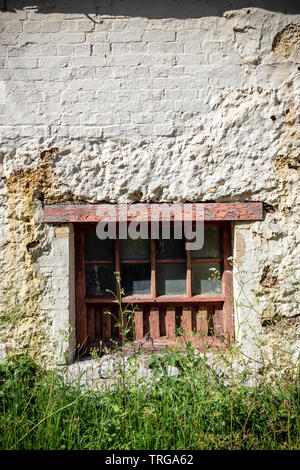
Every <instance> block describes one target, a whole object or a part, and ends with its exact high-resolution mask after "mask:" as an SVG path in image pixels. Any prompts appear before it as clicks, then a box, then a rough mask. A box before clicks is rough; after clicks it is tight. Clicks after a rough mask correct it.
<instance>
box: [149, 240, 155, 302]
mask: <svg viewBox="0 0 300 470" xmlns="http://www.w3.org/2000/svg"><path fill="white" fill-rule="evenodd" d="M150 246H151V297H152V298H155V297H156V262H155V240H154V239H151V241H150Z"/></svg>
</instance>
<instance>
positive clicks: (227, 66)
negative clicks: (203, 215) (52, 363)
mask: <svg viewBox="0 0 300 470" xmlns="http://www.w3.org/2000/svg"><path fill="white" fill-rule="evenodd" d="M0 7H1V5H0ZM299 38H300V11H298V9H297V7H296V6H295V3H294V2H292V1H291V2H288V1H285V2H283V1H282V2H280V1H277V2H268V1H263V0H261V1H252V0H251V1H250V0H249V1H248V2H244V1H242V0H240V1H239V0H233V1H231V2H229V1H226V0H215V1H212V2H206V1H204V0H198V1H196V0H182V1H181V2H177V1H175V0H167V1H158V0H155V1H152V2H148V1H146V0H139V1H133V0H132V1H131V0H123V1H121V0H114V1H107V0H105V1H102V2H100V1H98V0H94V1H90V0H88V1H86V2H84V5H82V2H79V1H77V0H75V1H61V2H60V1H57V2H56V3H53V2H52V3H51V2H49V1H47V0H46V1H39V2H34V3H33V2H30V1H10V0H8V1H7V2H2V11H1V12H0V64H1V69H0V109H1V112H0V119H1V121H0V133H1V149H0V151H1V153H0V163H1V177H2V179H1V186H0V200H1V208H0V242H1V259H0V284H1V292H2V298H1V301H2V320H1V335H2V341H3V344H4V349H6V351H9V350H11V348H12V347H14V345H17V346H22V347H23V346H24V345H28V344H29V343H30V346H31V348H33V349H34V350H35V351H36V354H37V355H40V357H43V358H47V357H49V356H50V351H51V350H53V349H55V350H56V351H57V350H58V346H57V344H58V343H60V344H61V348H62V352H63V353H64V352H65V351H66V350H67V349H68V346H69V344H70V341H69V327H68V325H70V326H71V330H72V331H73V332H72V331H71V332H70V337H71V338H72V337H73V338H74V265H73V263H74V245H73V242H74V241H73V232H72V226H67V227H63V226H62V227H57V228H54V226H51V225H45V224H44V223H43V220H42V208H43V204H44V203H45V202H47V203H51V202H57V201H60V202H61V201H66V202H67V201H69V202H73V201H80V202H89V203H94V202H104V201H105V202H111V203H117V202H189V201H195V202H202V201H216V202H222V201H226V202H231V201H261V202H264V203H265V206H264V207H265V218H264V220H263V221H262V222H255V223H245V222H240V223H235V224H233V241H234V273H235V286H234V289H235V315H236V336H237V339H238V341H239V343H240V344H241V345H242V348H243V350H244V351H245V352H246V353H247V355H250V356H251V355H252V356H253V355H256V354H257V347H256V346H255V342H256V338H257V337H259V338H260V339H263V342H264V348H265V350H267V351H269V352H270V354H273V353H272V345H273V344H278V337H276V335H274V332H273V330H272V332H270V322H271V320H272V319H273V320H274V322H277V323H278V324H279V325H282V328H283V330H284V331H285V332H286V333H287V334H288V337H289V341H290V344H291V348H292V353H293V355H294V356H295V355H296V354H297V351H299V336H300V331H299V328H300V327H299V314H300V312H299V267H300V264H299V259H300V257H299V254H300V253H299V251H300V250H299V236H300V233H299V189H300V185H299V96H300V95H299V91H300V80H299V77H300V52H299V51H300V46H299V44H300V42H299ZM60 229H61V230H60ZM297 270H298V271H297ZM73 346H74V339H73V343H72V341H71V349H72V347H73ZM58 356H59V357H60V358H61V357H62V356H63V354H62V355H61V354H58Z"/></svg>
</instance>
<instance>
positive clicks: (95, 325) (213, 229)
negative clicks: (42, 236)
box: [44, 202, 263, 351]
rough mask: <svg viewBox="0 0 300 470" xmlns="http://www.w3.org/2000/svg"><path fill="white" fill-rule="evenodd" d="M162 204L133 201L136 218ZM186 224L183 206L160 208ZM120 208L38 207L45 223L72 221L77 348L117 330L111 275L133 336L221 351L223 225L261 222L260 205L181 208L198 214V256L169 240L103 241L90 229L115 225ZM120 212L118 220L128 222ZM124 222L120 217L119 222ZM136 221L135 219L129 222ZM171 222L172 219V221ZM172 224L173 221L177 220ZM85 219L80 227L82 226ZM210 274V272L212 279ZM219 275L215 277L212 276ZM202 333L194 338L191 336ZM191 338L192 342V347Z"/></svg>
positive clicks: (225, 302) (228, 317)
mask: <svg viewBox="0 0 300 470" xmlns="http://www.w3.org/2000/svg"><path fill="white" fill-rule="evenodd" d="M163 205H164V204H138V203H137V204H133V206H135V208H136V209H138V212H140V216H139V220H144V221H148V220H150V219H149V213H152V210H153V211H154V213H160V210H161V207H162V206H163ZM165 205H166V206H170V207H171V208H172V211H173V212H175V213H176V214H177V215H178V216H179V220H181V221H185V220H188V217H190V216H187V217H186V216H185V215H184V214H185V212H184V210H183V204H165ZM121 206H122V204H120V205H118V204H92V205H91V204H58V205H55V204H53V205H45V207H44V221H45V222H46V223H50V224H53V223H54V224H55V223H60V224H64V223H72V224H74V228H75V247H76V249H75V252H76V253H75V264H76V269H75V271H76V335H77V344H78V345H80V347H81V351H82V350H88V349H89V348H90V347H92V346H94V345H96V346H97V345H98V346H99V340H101V341H103V342H104V343H105V344H108V345H109V344H110V340H111V338H114V337H118V329H116V328H115V326H114V324H113V323H112V322H111V318H110V316H109V315H105V314H104V312H105V311H107V310H108V311H111V312H112V313H113V312H114V314H115V315H117V314H118V312H117V307H116V305H115V304H114V303H113V297H112V296H111V295H110V294H109V293H108V292H107V289H109V290H111V291H113V292H116V291H117V285H116V282H115V277H114V272H115V271H118V272H120V273H121V276H122V285H123V288H124V290H125V292H126V297H125V298H124V299H123V300H124V302H127V303H128V302H132V303H133V304H134V305H135V308H136V310H135V318H134V321H135V330H136V335H135V339H136V340H138V341H140V340H142V339H143V338H144V337H147V336H150V337H151V339H152V340H153V344H155V346H156V347H164V345H166V344H172V342H173V341H174V337H175V336H176V334H177V331H178V330H179V329H181V330H183V332H184V336H185V337H188V338H189V339H191V340H192V341H194V342H195V344H197V347H198V348H199V349H201V347H202V346H203V337H204V339H205V342H206V343H207V344H210V345H212V346H216V347H219V346H224V341H223V339H226V341H229V342H230V341H231V340H232V338H233V336H234V324H233V280H232V272H231V265H230V262H229V260H228V258H229V257H230V256H231V255H232V252H231V221H243V220H247V221H254V220H262V218H263V205H262V203H260V202H230V203H225V202H224V203H189V204H184V206H189V208H190V209H192V210H191V212H189V211H188V213H190V214H192V219H191V220H197V217H198V216H195V217H194V215H193V214H194V209H195V211H196V213H197V208H200V209H201V211H202V217H201V220H204V221H205V245H204V247H203V248H202V249H201V250H199V251H196V250H195V251H194V250H193V251H187V250H186V249H185V242H184V241H180V240H177V239H176V237H175V236H173V237H171V239H170V240H164V239H163V238H162V237H161V238H160V239H159V240H146V241H145V240H104V241H100V240H99V239H98V238H97V237H96V234H95V225H96V223H97V222H98V221H99V220H102V219H104V218H105V217H106V216H107V213H114V214H116V216H115V220H116V221H117V222H119V221H121V217H120V214H121V212H122V207H121ZM130 217H131V215H128V217H127V218H125V220H128V221H129V220H132V219H131V218H130ZM123 220H124V219H123ZM135 220H136V219H135ZM159 220H161V221H163V220H164V219H163V218H161V219H159ZM174 220H175V217H174ZM177 220H178V219H177ZM87 222H88V223H87ZM214 273H215V274H214ZM218 273H219V274H218ZM200 334H201V335H202V338H201V341H199V335H200ZM197 341H198V343H197Z"/></svg>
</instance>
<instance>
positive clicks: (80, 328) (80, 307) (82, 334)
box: [75, 226, 87, 353]
mask: <svg viewBox="0 0 300 470" xmlns="http://www.w3.org/2000/svg"><path fill="white" fill-rule="evenodd" d="M84 241H85V240H84V227H81V226H78V227H76V238H75V260H76V268H75V280H76V342H77V346H79V348H81V349H80V352H81V353H82V352H84V350H85V348H86V347H87V344H86V341H87V307H86V303H85V266H84V255H85V246H84Z"/></svg>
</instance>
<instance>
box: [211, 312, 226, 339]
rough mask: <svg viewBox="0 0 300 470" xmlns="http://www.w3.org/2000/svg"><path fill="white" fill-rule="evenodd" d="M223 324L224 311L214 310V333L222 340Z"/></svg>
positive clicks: (223, 333)
mask: <svg viewBox="0 0 300 470" xmlns="http://www.w3.org/2000/svg"><path fill="white" fill-rule="evenodd" d="M225 323H226V322H225V313H224V309H215V314H214V316H213V325H214V333H215V334H216V335H217V336H218V337H219V338H223V337H224V336H225V328H226V326H225Z"/></svg>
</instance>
